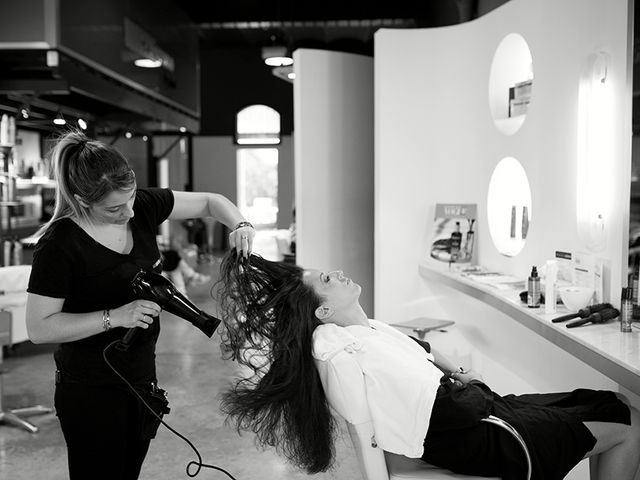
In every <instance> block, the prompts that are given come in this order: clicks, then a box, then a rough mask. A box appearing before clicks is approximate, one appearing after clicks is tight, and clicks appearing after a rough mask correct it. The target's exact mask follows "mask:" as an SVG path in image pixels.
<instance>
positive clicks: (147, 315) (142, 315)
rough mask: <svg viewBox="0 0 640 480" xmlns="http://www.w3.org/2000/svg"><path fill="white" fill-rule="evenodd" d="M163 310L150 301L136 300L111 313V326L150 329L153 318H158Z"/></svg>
mask: <svg viewBox="0 0 640 480" xmlns="http://www.w3.org/2000/svg"><path fill="white" fill-rule="evenodd" d="M161 311H162V309H161V308H160V305H158V304H157V303H155V302H152V301H150V300H134V301H133V302H131V303H127V304H126V305H123V306H121V307H119V308H114V309H113V310H111V311H110V315H109V316H110V317H111V325H112V326H113V327H126V328H134V327H141V328H149V325H151V324H152V323H153V318H154V317H157V316H158V315H159V314H160V312H161Z"/></svg>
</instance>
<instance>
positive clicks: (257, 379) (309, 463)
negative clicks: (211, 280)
mask: <svg viewBox="0 0 640 480" xmlns="http://www.w3.org/2000/svg"><path fill="white" fill-rule="evenodd" d="M302 274H303V270H302V268H300V267H298V266H296V265H293V264H288V263H283V262H272V261H269V260H266V259H264V258H262V257H260V256H258V255H254V254H252V255H250V256H249V258H247V259H244V258H242V257H239V256H238V255H236V253H235V250H230V251H229V253H227V255H226V257H225V258H224V259H223V261H222V264H221V267H220V282H219V283H218V288H217V295H219V299H220V300H219V302H220V307H221V313H222V317H223V322H224V324H225V327H226V329H225V331H224V333H223V335H222V337H223V339H222V349H223V353H224V355H225V357H227V358H231V359H233V360H236V361H237V362H239V363H240V364H242V365H244V366H246V367H249V368H250V372H251V374H250V375H249V376H248V377H246V378H242V379H240V380H238V381H236V383H235V384H234V385H233V387H232V388H231V389H230V390H228V391H227V392H225V393H224V394H223V397H222V410H223V411H224V412H225V413H226V414H228V415H229V419H230V420H232V421H233V422H234V423H235V426H236V428H237V430H238V431H240V430H250V431H253V432H254V433H255V434H256V435H257V442H258V444H259V445H261V446H262V447H267V446H271V447H275V448H276V450H277V451H278V452H279V453H280V454H282V455H284V456H285V457H286V458H287V459H288V460H289V461H290V462H291V463H293V464H294V465H296V466H297V467H299V468H301V469H304V470H306V471H307V472H308V473H317V472H322V471H325V470H327V469H328V468H329V467H330V466H331V465H332V464H333V459H334V454H335V451H334V434H335V431H336V422H335V420H334V418H333V416H332V415H331V410H330V408H329V405H328V403H327V400H326V397H325V395H324V391H323V389H322V384H321V382H320V377H319V375H318V372H317V370H316V367H315V364H314V360H313V356H312V334H313V330H314V329H315V328H316V327H317V326H318V325H320V322H319V321H318V320H317V318H316V317H315V309H316V308H317V307H318V306H319V305H320V303H321V300H322V299H321V298H320V297H319V296H318V295H317V294H316V293H315V291H314V290H313V289H312V288H311V287H309V286H308V285H306V284H305V283H304V282H303V281H302Z"/></svg>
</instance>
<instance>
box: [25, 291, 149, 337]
mask: <svg viewBox="0 0 640 480" xmlns="http://www.w3.org/2000/svg"><path fill="white" fill-rule="evenodd" d="M63 304H64V298H53V297H46V296H43V295H37V294H35V293H28V294H27V308H26V323H27V334H28V335H29V340H31V341H32V342H33V343H61V342H72V341H74V340H80V339H82V338H87V337H91V336H93V335H96V334H98V333H102V332H104V331H105V321H104V320H105V318H106V317H105V312H104V311H98V312H90V313H66V312H63V311H62V305H63ZM160 311H161V308H160V306H159V305H158V304H156V303H154V302H151V301H149V300H135V301H133V302H131V303H128V304H126V305H123V306H121V307H119V308H115V309H113V310H109V311H108V322H107V326H108V328H113V327H127V328H132V327H142V328H149V325H150V324H151V322H153V317H155V316H157V315H158V314H159V313H160Z"/></svg>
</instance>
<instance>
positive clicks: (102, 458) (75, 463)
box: [55, 383, 150, 480]
mask: <svg viewBox="0 0 640 480" xmlns="http://www.w3.org/2000/svg"><path fill="white" fill-rule="evenodd" d="M55 407H56V414H57V415H58V418H59V419H60V425H61V427H62V433H63V434H64V439H65V441H66V443H67V452H68V462H69V478H70V480H88V479H91V480H136V479H137V478H138V475H139V474H140V468H141V467H142V462H143V461H144V457H145V456H146V454H147V450H148V449H149V443H150V440H140V438H139V437H140V423H141V418H140V413H141V412H140V408H139V405H138V402H137V400H136V397H135V396H134V394H133V393H131V392H127V391H126V390H124V389H120V388H118V387H98V386H91V385H85V384H80V383H60V384H58V385H57V386H56V392H55Z"/></svg>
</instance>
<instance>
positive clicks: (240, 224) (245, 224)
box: [233, 221, 255, 232]
mask: <svg viewBox="0 0 640 480" xmlns="http://www.w3.org/2000/svg"><path fill="white" fill-rule="evenodd" d="M242 227H251V228H253V229H254V230H255V228H254V227H253V225H251V222H246V221H244V222H240V223H238V224H237V225H236V228H234V229H233V231H234V232H235V231H236V230H238V229H239V228H242Z"/></svg>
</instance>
